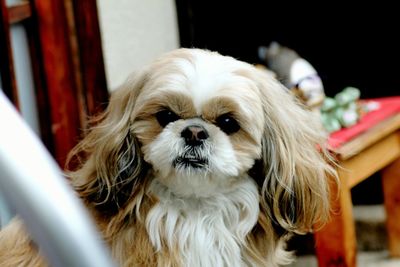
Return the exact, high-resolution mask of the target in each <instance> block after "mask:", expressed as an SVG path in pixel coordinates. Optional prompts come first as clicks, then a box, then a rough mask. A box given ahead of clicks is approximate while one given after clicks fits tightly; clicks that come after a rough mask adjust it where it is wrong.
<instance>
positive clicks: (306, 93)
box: [258, 42, 325, 110]
mask: <svg viewBox="0 0 400 267" xmlns="http://www.w3.org/2000/svg"><path fill="white" fill-rule="evenodd" d="M258 55H259V58H260V59H261V60H262V62H264V63H265V64H266V66H267V67H268V69H269V70H270V71H273V72H274V73H275V74H276V78H277V79H278V80H279V81H281V82H282V83H283V84H284V85H285V86H286V87H287V88H288V89H290V90H291V92H292V93H294V94H295V95H296V96H297V97H298V98H299V99H300V100H301V101H302V102H303V103H304V104H305V105H306V106H308V107H309V108H310V109H312V110H314V109H319V107H320V106H321V105H322V103H323V101H324V98H325V92H324V86H323V84H322V81H321V78H320V77H319V75H318V73H317V71H316V70H315V68H314V67H313V66H312V65H311V64H310V63H309V62H308V61H307V60H305V59H304V58H302V57H300V56H299V55H298V54H297V53H296V51H294V50H292V49H290V48H288V47H285V46H282V45H280V44H279V43H277V42H272V43H271V44H270V45H269V46H268V47H265V46H260V47H259V49H258Z"/></svg>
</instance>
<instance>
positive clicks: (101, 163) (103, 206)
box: [67, 72, 148, 215]
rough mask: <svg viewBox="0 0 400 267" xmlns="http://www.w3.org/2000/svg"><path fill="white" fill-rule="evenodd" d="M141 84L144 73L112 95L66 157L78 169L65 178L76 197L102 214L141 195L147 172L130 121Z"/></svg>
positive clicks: (131, 79) (111, 211)
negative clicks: (94, 123) (101, 112)
mask: <svg viewBox="0 0 400 267" xmlns="http://www.w3.org/2000/svg"><path fill="white" fill-rule="evenodd" d="M145 81H146V75H145V73H144V72H143V73H140V74H136V75H132V76H131V77H130V78H129V79H128V80H127V81H126V82H125V83H124V84H123V85H122V86H121V87H120V88H118V89H117V90H116V91H115V92H113V94H112V95H111V99H110V103H109V105H108V107H107V109H106V111H105V112H104V113H103V114H102V115H100V116H99V117H98V118H96V119H95V122H96V125H95V126H93V128H92V129H90V131H89V133H88V134H87V135H86V137H84V139H83V140H82V141H81V142H80V143H79V144H78V145H77V146H76V147H75V148H74V149H73V150H72V151H71V153H70V154H69V160H68V162H69V163H70V164H69V165H78V166H75V167H74V170H72V171H69V172H67V176H68V177H69V178H70V179H71V183H72V185H73V186H74V187H75V189H76V191H77V192H78V193H79V195H80V197H81V198H83V199H84V201H85V202H86V203H87V204H88V205H89V206H91V207H94V208H95V210H98V211H100V212H101V213H102V214H107V215H113V214H115V213H116V212H117V211H118V210H119V209H120V207H122V206H123V205H125V204H126V203H127V201H128V200H130V198H133V197H138V195H140V192H141V191H143V183H144V181H143V180H144V179H145V176H146V172H147V169H148V168H147V165H146V163H145V162H144V160H143V155H142V153H141V150H140V144H139V142H138V140H137V139H136V137H135V136H134V135H133V133H132V131H131V121H132V119H133V118H132V116H133V115H132V112H133V110H134V107H135V101H136V99H137V96H138V95H139V93H140V91H141V89H142V87H143V84H144V83H145ZM71 163H72V164H71ZM137 201H140V199H139V200H137Z"/></svg>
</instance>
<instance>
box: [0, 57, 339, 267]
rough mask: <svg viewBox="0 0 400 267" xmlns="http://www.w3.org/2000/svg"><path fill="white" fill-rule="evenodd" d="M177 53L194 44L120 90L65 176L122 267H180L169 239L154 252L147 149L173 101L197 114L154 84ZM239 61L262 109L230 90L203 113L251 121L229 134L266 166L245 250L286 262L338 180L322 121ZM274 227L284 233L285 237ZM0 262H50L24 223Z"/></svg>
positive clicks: (5, 235) (259, 261)
mask: <svg viewBox="0 0 400 267" xmlns="http://www.w3.org/2000/svg"><path fill="white" fill-rule="evenodd" d="M175 59H177V60H181V61H185V62H189V63H190V62H192V63H193V62H194V59H193V56H192V52H191V50H190V49H180V50H177V51H174V52H171V53H170V54H168V55H166V56H164V57H162V58H161V59H160V60H158V61H156V62H155V63H154V64H152V65H150V66H149V67H146V68H144V69H143V71H141V72H139V73H136V74H135V75H133V76H132V77H131V78H129V79H128V81H127V82H126V83H125V84H124V85H123V86H122V87H121V88H120V89H119V90H117V91H116V92H115V93H113V95H112V97H111V100H110V104H109V106H108V108H107V110H106V111H105V113H104V114H103V115H102V116H101V117H100V118H99V119H98V120H97V121H98V122H97V125H96V126H94V127H93V128H92V129H91V131H90V132H89V133H88V135H87V136H86V137H85V138H84V139H83V140H82V141H81V142H80V143H79V144H78V145H77V147H76V148H75V149H74V150H73V151H72V152H71V155H70V160H71V162H74V163H75V164H78V167H77V168H75V169H74V170H71V171H69V172H68V173H67V175H68V177H69V179H70V181H71V184H72V186H73V187H74V188H75V190H76V191H77V192H78V194H79V196H80V197H81V198H82V199H83V201H84V202H85V204H86V205H87V207H88V209H89V210H90V211H91V213H92V215H93V217H94V218H95V220H96V222H97V226H98V228H99V229H100V231H101V233H102V234H103V236H104V239H105V240H106V242H107V243H108V244H109V246H110V248H111V251H112V255H113V257H114V259H115V260H116V262H118V263H119V264H120V265H121V266H182V261H181V259H180V256H179V251H178V248H176V249H172V250H169V249H168V248H167V246H166V245H164V246H163V249H162V250H161V251H154V248H153V247H152V245H151V243H150V240H149V237H148V234H147V232H146V227H145V222H144V221H145V217H146V214H147V213H148V211H149V210H150V209H151V208H152V207H153V206H154V205H155V204H156V203H157V201H158V199H157V198H156V197H155V196H153V195H151V194H149V193H148V185H149V182H150V181H149V177H152V169H151V167H150V166H148V164H147V163H146V162H145V161H144V159H143V151H142V146H143V145H147V144H148V143H150V142H151V141H152V140H153V139H154V138H155V137H156V136H157V135H158V134H159V133H160V132H161V131H162V128H161V127H160V126H159V125H158V123H157V121H156V119H155V118H154V114H155V113H156V112H157V111H159V110H160V108H162V107H163V106H166V107H169V108H171V109H173V111H174V112H176V113H177V114H178V115H179V116H181V117H183V118H186V117H187V118H190V117H193V116H195V115H196V110H195V107H194V106H193V103H192V101H191V99H190V96H186V95H185V94H182V93H171V92H170V91H168V90H167V89H168V88H166V89H165V90H164V93H160V92H152V90H151V88H158V87H160V88H164V87H167V86H168V84H165V83H161V82H159V81H158V80H157V79H156V78H157V77H159V76H160V75H162V74H164V73H166V72H180V71H181V70H180V69H179V67H177V66H176V65H171V64H170V62H171V61H173V60H175ZM240 64H241V65H240V66H241V67H240V69H239V70H236V71H235V74H236V75H239V76H241V77H242V78H243V79H248V80H251V81H252V84H254V87H253V88H252V90H254V92H255V94H257V95H259V96H260V98H261V102H260V105H262V110H263V114H259V117H255V118H248V117H242V112H241V111H240V108H239V107H238V106H237V105H236V103H235V102H233V101H231V99H230V96H229V93H227V94H226V95H225V94H224V96H217V97H216V98H214V100H212V101H211V102H209V103H208V104H207V105H206V106H205V109H204V111H203V116H204V119H206V120H208V121H210V122H213V121H214V120H215V119H216V118H217V117H218V116H219V115H221V114H224V113H227V112H229V113H232V114H233V116H235V117H236V118H237V120H238V121H240V122H241V125H244V127H243V128H244V129H241V130H240V131H239V132H238V133H236V134H234V135H232V138H231V141H232V143H233V146H234V148H235V153H239V154H240V153H241V154H243V155H250V156H251V157H253V158H256V157H260V162H259V163H260V164H259V165H260V166H261V167H260V168H259V169H257V168H254V170H253V169H252V170H250V171H249V173H250V172H252V173H253V175H254V176H256V177H253V178H254V179H255V180H256V182H257V184H258V185H259V192H260V199H261V203H260V207H261V212H260V215H259V220H258V223H257V225H256V226H255V227H254V229H253V230H252V231H251V233H250V234H248V236H247V245H246V247H244V248H243V256H245V258H246V263H247V264H248V265H249V266H257V265H258V266H276V265H277V264H287V263H288V262H289V261H290V259H291V256H290V253H287V252H284V250H283V249H284V241H285V240H286V239H287V238H288V236H290V233H293V232H294V233H305V232H307V231H309V230H310V229H311V227H312V226H313V225H315V224H316V223H323V222H324V221H326V220H327V218H328V213H329V189H328V184H327V179H326V177H328V176H332V177H335V173H334V171H333V168H332V167H331V166H330V165H329V164H328V163H327V162H326V161H325V160H326V159H328V161H330V157H329V156H328V154H327V153H326V152H325V150H324V149H323V145H322V144H323V143H324V136H323V135H322V134H320V133H319V132H318V123H317V121H316V120H314V119H312V118H311V117H310V114H309V113H308V112H306V111H305V110H304V109H302V108H301V107H300V105H298V104H296V103H295V100H294V99H293V97H292V96H291V95H290V94H289V93H287V91H286V89H285V88H283V87H282V86H281V85H280V84H279V83H278V82H277V81H276V80H275V79H274V78H272V77H271V76H268V75H267V74H265V73H263V72H262V71H259V70H256V69H255V68H254V67H252V66H250V65H248V64H245V63H240ZM234 89H236V88H234ZM225 90H228V89H225ZM237 90H238V92H237V93H236V94H237V95H239V96H241V95H240V94H242V95H245V94H246V92H241V91H240V90H241V89H240V87H239V88H237ZM161 91H163V90H161ZM236 97H238V96H236ZM248 101H249V102H251V101H252V100H251V99H249V100H248ZM262 121H265V125H264V129H263V138H262V140H255V138H254V136H253V130H252V128H251V127H252V126H251V125H252V124H253V123H259V124H260V123H262ZM260 142H261V144H262V146H261V144H260ZM260 147H261V149H260ZM318 148H320V151H318ZM276 228H281V229H282V231H283V236H282V235H281V234H279V233H277V231H276ZM0 266H45V263H44V261H43V260H42V259H41V257H40V256H39V254H38V252H37V249H36V247H35V245H34V244H33V243H32V242H31V241H30V239H29V238H28V236H27V235H26V234H25V231H24V230H23V227H22V226H21V222H20V221H18V220H17V221H14V222H12V223H11V225H10V226H9V227H7V228H5V229H3V230H2V231H1V232H0Z"/></svg>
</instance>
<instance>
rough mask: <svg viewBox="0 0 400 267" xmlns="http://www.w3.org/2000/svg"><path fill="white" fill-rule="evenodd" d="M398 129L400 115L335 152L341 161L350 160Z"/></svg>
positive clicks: (387, 120)
mask: <svg viewBox="0 0 400 267" xmlns="http://www.w3.org/2000/svg"><path fill="white" fill-rule="evenodd" d="M397 129H400V113H399V114H397V115H394V116H392V117H390V118H388V119H386V120H384V121H382V122H381V123H379V124H378V125H376V126H375V127H372V128H371V129H369V130H368V131H366V132H365V133H363V134H360V135H359V136H357V138H355V139H353V140H351V141H349V142H347V143H346V144H344V145H343V146H341V147H340V148H338V149H336V150H334V152H335V153H336V154H338V157H339V159H341V160H346V159H349V158H351V157H352V156H354V155H356V154H357V153H359V152H360V151H362V150H363V149H365V148H367V147H369V146H370V145H372V144H374V143H375V142H377V141H378V140H380V139H382V138H383V137H385V136H387V135H388V134H390V133H392V132H394V131H396V130H397Z"/></svg>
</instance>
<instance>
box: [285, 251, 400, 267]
mask: <svg viewBox="0 0 400 267" xmlns="http://www.w3.org/2000/svg"><path fill="white" fill-rule="evenodd" d="M317 266H318V265H317V259H316V258H315V257H314V256H302V257H299V258H297V260H296V261H295V262H294V263H293V264H291V265H289V267H317ZM357 266H359V267H400V259H390V258H389V255H388V252H387V251H379V252H360V253H358V255H357Z"/></svg>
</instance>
